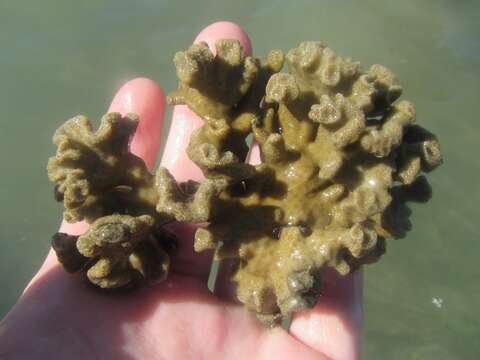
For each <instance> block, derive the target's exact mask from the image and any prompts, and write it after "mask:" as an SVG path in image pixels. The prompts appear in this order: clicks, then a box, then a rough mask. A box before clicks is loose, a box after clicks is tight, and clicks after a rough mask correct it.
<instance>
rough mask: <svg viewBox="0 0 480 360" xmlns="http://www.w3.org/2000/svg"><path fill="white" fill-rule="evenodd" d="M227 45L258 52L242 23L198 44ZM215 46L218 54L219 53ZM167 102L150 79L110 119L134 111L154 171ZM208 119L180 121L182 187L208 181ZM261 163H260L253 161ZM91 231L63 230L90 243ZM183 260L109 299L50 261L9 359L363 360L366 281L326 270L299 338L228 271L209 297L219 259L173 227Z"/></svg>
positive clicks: (175, 154)
mask: <svg viewBox="0 0 480 360" xmlns="http://www.w3.org/2000/svg"><path fill="white" fill-rule="evenodd" d="M220 38H235V39H238V40H239V41H240V42H241V43H242V44H243V46H244V48H245V51H246V52H247V53H249V52H251V45H250V41H249V39H248V37H247V35H246V34H245V33H244V31H243V30H242V29H241V28H240V27H238V26H237V25H235V24H232V23H227V22H220V23H215V24H212V25H210V26H209V27H207V28H206V29H204V30H203V31H202V32H201V33H200V34H199V35H198V36H197V38H196V40H195V41H206V42H207V43H208V44H209V45H210V46H211V45H212V44H214V43H215V41H216V40H217V39H220ZM211 47H212V46H211ZM164 107H165V98H164V94H163V92H162V90H161V88H160V87H159V86H158V85H156V84H155V83H154V82H153V81H151V80H148V79H143V78H142V79H135V80H132V81H130V82H128V83H127V84H125V85H124V86H123V87H122V88H121V89H120V90H119V92H118V93H117V95H116V96H115V98H114V99H113V101H112V104H111V105H110V108H109V111H117V112H120V113H127V112H134V113H137V114H138V115H139V116H140V124H139V126H138V128H137V132H136V134H135V136H134V138H133V140H132V143H131V151H132V152H133V153H135V154H136V155H138V156H140V157H141V158H142V159H144V161H145V163H146V164H147V166H148V167H149V168H150V169H151V168H152V167H153V164H154V162H155V158H156V154H157V151H158V147H159V142H160V137H161V136H160V134H161V129H162V123H163V113H164ZM200 124H201V120H200V119H199V118H198V117H197V116H196V115H195V114H193V113H192V112H191V111H190V110H189V109H188V108H186V107H185V106H177V107H176V108H175V109H174V112H173V118H172V125H171V128H170V132H169V135H168V140H167V144H166V147H165V152H164V154H163V157H162V165H163V166H166V167H167V168H168V169H169V170H170V171H171V173H172V174H174V175H175V177H176V178H177V180H178V181H184V180H188V179H195V180H200V179H201V172H200V170H199V169H198V168H197V167H196V166H195V165H194V164H193V163H192V162H191V161H190V160H189V159H188V157H187V156H186V153H185V148H186V145H187V143H188V141H189V137H190V134H191V132H192V131H193V130H194V129H195V128H197V127H198V126H199V125H200ZM253 154H254V155H253V156H252V158H251V159H250V161H251V162H255V161H258V153H257V155H255V154H256V152H253ZM86 226H87V225H86V224H84V223H77V224H66V223H63V224H62V225H61V229H60V231H63V232H68V233H72V234H80V233H83V232H84V231H85V230H86ZM170 229H171V230H173V231H174V232H175V233H176V234H177V235H178V236H179V239H180V240H179V253H178V255H177V256H176V257H175V258H174V259H173V264H172V269H171V273H170V275H169V277H168V280H166V281H164V282H162V283H158V284H150V285H148V286H145V287H143V288H141V289H137V290H136V291H131V292H115V293H104V292H99V291H98V290H96V289H93V287H91V286H88V285H86V284H85V283H83V282H81V281H79V279H75V278H74V277H72V275H70V274H67V273H66V272H65V271H64V270H63V269H62V268H61V266H60V265H59V264H58V262H57V260H56V257H55V254H53V253H52V252H50V254H49V255H48V256H47V259H46V260H45V263H44V264H43V266H42V267H41V269H40V270H39V272H38V273H37V274H36V275H35V277H34V278H33V279H32V281H31V282H30V284H29V285H28V287H27V288H26V290H25V291H24V293H23V295H22V297H21V298H20V300H19V301H18V303H17V304H16V305H15V306H14V308H13V309H12V310H11V311H10V313H9V314H8V315H7V317H6V318H5V319H4V320H3V321H2V322H1V324H0V358H2V359H3V358H6V359H356V358H358V356H359V332H360V326H361V321H362V305H361V296H362V283H361V274H360V273H356V274H354V275H351V276H348V277H340V276H338V275H336V274H335V273H334V272H333V271H331V272H330V271H326V272H325V274H324V277H323V280H322V286H323V292H322V296H321V298H320V300H319V302H318V304H317V305H316V306H315V308H314V309H312V310H309V311H304V312H302V313H299V314H297V315H296V316H295V317H294V319H293V321H292V325H291V327H290V332H286V331H285V330H283V329H280V328H276V329H273V330H272V329H270V330H269V329H265V328H263V327H262V326H261V325H260V324H259V322H258V321H257V320H256V319H255V317H254V316H253V315H252V314H250V313H248V312H246V311H245V309H244V308H243V306H242V305H241V304H239V303H238V302H237V301H236V300H235V298H234V295H233V292H234V291H233V289H232V285H231V284H230V282H229V281H228V269H227V266H224V269H223V270H224V271H222V272H221V275H220V278H219V281H218V286H217V290H216V294H215V295H213V294H211V293H210V292H209V290H208V289H207V285H206V283H207V278H208V273H209V268H210V261H211V256H212V254H211V253H210V254H208V253H202V254H194V253H193V245H192V239H193V231H194V228H193V227H192V226H191V225H186V224H173V225H170Z"/></svg>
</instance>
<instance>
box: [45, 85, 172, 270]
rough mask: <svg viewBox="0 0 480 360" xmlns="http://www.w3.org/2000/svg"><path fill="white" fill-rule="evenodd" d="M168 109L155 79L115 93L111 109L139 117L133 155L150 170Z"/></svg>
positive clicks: (75, 230)
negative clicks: (165, 112)
mask: <svg viewBox="0 0 480 360" xmlns="http://www.w3.org/2000/svg"><path fill="white" fill-rule="evenodd" d="M164 111H165V95H164V93H163V90H162V89H161V88H160V86H159V85H157V83H155V82H154V81H153V80H150V79H146V78H137V79H134V80H131V81H129V82H127V83H125V84H124V85H123V86H122V87H121V88H120V89H119V90H118V92H117V93H116V95H115V97H114V98H113V100H112V103H111V104H110V107H109V109H108V112H119V113H121V114H122V115H125V114H127V113H129V112H132V113H135V114H137V115H138V116H139V120H140V122H139V124H138V126H137V129H136V131H135V134H134V136H133V138H132V142H131V144H130V150H131V152H132V153H133V154H135V155H137V156H139V157H140V158H142V159H143V160H144V161H145V164H146V165H147V167H148V168H149V169H150V170H151V169H152V167H153V165H154V163H155V158H156V154H157V152H158V147H159V144H160V138H161V131H162V124H163V114H164ZM87 229H88V224H87V223H86V222H85V221H81V222H77V223H74V224H70V223H67V222H66V221H65V220H63V221H62V224H61V225H60V229H59V231H60V232H64V233H68V234H72V235H81V234H83V233H84V232H85V231H86V230H87ZM56 263H57V262H56V257H55V256H53V255H52V254H49V256H48V257H47V259H46V260H45V263H44V265H43V267H42V269H43V270H45V269H46V268H48V267H49V266H53V265H55V264H56Z"/></svg>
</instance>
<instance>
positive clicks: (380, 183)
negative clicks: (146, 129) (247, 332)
mask: <svg viewBox="0 0 480 360" xmlns="http://www.w3.org/2000/svg"><path fill="white" fill-rule="evenodd" d="M224 46H226V45H225V41H221V42H219V43H218V44H217V53H218V55H217V56H213V55H212V54H211V53H210V52H209V51H208V50H207V49H206V45H200V46H198V45H196V46H194V47H193V48H191V49H190V50H188V51H187V52H186V53H180V54H181V55H177V56H176V58H175V62H176V65H177V73H178V74H179V78H180V87H179V90H178V91H177V92H174V93H173V95H172V98H173V99H178V98H179V96H178V94H179V93H181V94H183V95H182V96H183V97H182V101H181V103H186V104H187V105H189V106H190V107H191V109H192V110H193V111H195V112H196V113H197V114H198V115H200V116H201V117H202V118H203V119H204V120H205V125H204V126H203V128H201V129H200V130H199V131H198V132H197V134H195V135H194V136H193V137H192V139H191V143H190V146H189V149H190V151H189V154H190V157H191V158H192V160H193V161H195V162H196V163H197V164H198V165H199V166H200V167H201V168H202V170H203V171H204V173H205V175H206V177H207V178H209V179H224V180H225V181H226V182H227V186H225V187H224V188H222V189H220V187H217V189H220V190H219V191H218V192H217V194H215V195H213V196H212V197H211V198H209V200H208V204H209V205H208V208H209V211H208V212H209V215H208V216H207V217H203V218H202V221H205V220H206V218H208V221H209V225H208V226H207V227H205V228H200V229H198V230H197V233H196V236H195V249H196V250H197V251H202V250H204V249H211V248H214V247H215V246H217V256H218V257H220V258H234V259H237V266H236V268H235V270H234V273H233V280H234V281H235V282H236V283H237V285H238V287H237V294H238V297H239V299H240V300H241V301H242V302H243V303H245V305H246V307H247V308H248V309H250V310H251V311H253V312H255V313H256V314H257V316H258V317H259V319H261V320H262V321H264V322H267V323H268V324H273V323H275V322H277V321H278V320H279V319H280V318H281V317H282V316H285V315H287V314H289V313H291V312H292V311H296V310H300V309H302V308H307V307H311V306H313V305H314V304H315V302H316V300H317V298H318V296H319V294H320V282H321V279H320V274H321V269H322V268H323V267H324V266H331V267H334V268H335V269H336V270H337V271H338V272H340V273H341V274H347V273H349V272H351V271H353V270H354V269H356V268H357V267H358V266H360V265H362V264H363V263H369V262H372V261H375V260H376V259H377V258H378V257H379V256H380V255H381V254H382V253H383V252H384V247H385V243H384V239H385V237H391V236H400V235H401V230H402V229H399V228H398V226H397V227H395V226H394V224H391V221H390V220H391V218H392V214H393V213H394V212H395V211H396V210H398V209H400V208H402V206H401V205H398V204H400V203H399V202H398V201H397V199H398V198H401V196H399V194H400V193H401V192H399V191H396V190H395V189H397V188H398V186H396V182H395V181H400V182H402V183H403V184H404V185H402V186H403V187H409V186H411V185H410V184H413V183H414V182H415V179H416V178H417V176H418V174H419V173H420V172H421V171H422V170H423V171H429V170H431V169H433V168H434V167H435V166H437V165H439V164H440V163H441V155H440V151H439V147H438V142H437V141H436V139H435V138H434V136H433V135H431V134H430V133H426V132H422V131H420V129H422V128H420V127H418V126H417V125H413V124H414V121H415V110H414V107H413V105H412V104H411V103H410V102H408V101H400V102H395V100H396V99H397V98H398V97H399V96H400V94H401V87H400V86H399V85H398V83H397V80H396V79H395V76H394V75H393V74H392V72H390V71H389V70H388V69H386V68H385V67H383V66H381V65H373V66H372V67H370V69H369V70H368V71H366V72H363V71H362V70H361V68H360V65H359V63H357V62H353V61H352V60H351V59H350V58H346V59H344V58H341V57H340V56H338V55H336V54H335V52H334V51H333V50H331V49H329V48H328V47H326V46H324V45H323V44H321V43H318V42H304V43H302V44H300V46H299V47H298V48H295V49H292V50H290V51H289V52H288V54H287V56H286V61H287V64H288V67H289V73H278V71H279V70H280V67H281V65H280V62H278V66H276V67H274V70H275V71H270V73H269V74H268V77H265V76H264V77H263V79H267V80H268V81H263V82H262V84H258V83H256V77H255V76H258V75H255V74H258V73H259V70H258V69H256V68H255V64H258V61H257V62H255V61H251V60H250V59H249V58H245V57H244V56H243V55H242V54H241V49H240V50H239V48H238V44H235V43H233V42H232V43H231V44H230V45H229V46H227V47H228V48H232V49H235V50H234V51H236V53H235V54H236V55H235V56H233V57H232V58H234V59H235V63H233V62H232V61H230V62H228V61H224V60H223V57H224V55H223V54H222V51H219V49H220V48H222V47H224ZM199 48H201V49H203V50H202V55H201V56H198V55H196V54H197V52H198V49H199ZM238 51H240V55H239V54H238ZM189 57H191V58H194V60H195V62H194V63H195V64H196V65H195V66H191V61H186V60H185V59H186V58H189ZM276 58H278V59H283V56H282V55H276ZM179 59H181V61H179ZM223 63H229V64H230V66H233V68H235V69H237V70H235V71H233V70H232V68H228V69H229V70H228V71H226V70H225V68H222V67H221V66H220V65H218V64H223ZM186 64H188V65H186ZM200 64H203V65H200ZM206 64H208V65H206ZM215 64H217V65H215ZM232 64H234V65H232ZM252 64H253V65H252ZM179 65H180V69H179ZM215 67H217V68H219V69H220V70H218V71H217V70H213V69H214V68H215ZM183 68H186V69H187V70H188V69H193V73H195V74H197V73H198V75H195V76H192V75H191V73H189V76H188V77H185V76H183V73H184V70H182V69H183ZM203 69H204V70H203ZM246 69H251V72H248V70H246ZM219 71H220V72H221V74H219ZM232 73H235V74H237V75H236V76H232V75H231V74H232ZM245 73H249V74H250V75H251V76H250V75H249V76H245ZM240 74H241V76H240ZM225 77H228V78H229V79H231V81H230V83H231V86H232V87H233V89H231V90H230V91H228V92H226V91H223V90H222V89H223V88H222V86H223V84H225V83H226V80H224V79H225ZM191 79H196V80H195V81H197V80H198V79H201V80H198V81H202V85H200V84H199V83H195V81H192V80H191ZM246 79H248V81H247V80H246ZM245 84H248V86H246V85H245ZM217 85H218V88H217V89H216V90H215V91H213V90H212V89H213V87H215V86H217ZM202 86H208V91H204V90H202V88H201V87H202ZM189 87H193V88H195V91H197V90H198V91H199V92H202V91H203V96H198V94H197V93H195V92H191V89H189ZM249 88H263V89H264V90H263V91H259V90H256V93H257V94H259V96H260V97H261V98H262V101H261V102H260V103H259V108H258V109H257V110H256V111H251V110H249V111H248V112H247V113H248V114H249V115H250V121H249V122H250V125H251V126H250V127H249V128H247V127H246V123H243V125H245V127H242V130H241V131H240V132H238V133H237V134H240V133H241V135H240V136H239V137H237V138H235V139H236V140H234V141H232V140H231V139H232V137H230V138H229V137H228V136H226V135H225V134H227V133H229V132H231V131H232V129H235V125H234V124H235V121H236V119H237V116H238V114H239V112H242V111H243V109H244V107H243V106H244V104H246V103H247V102H248V100H247V98H248V92H249V91H250V90H249ZM187 89H188V91H187ZM217 93H218V94H217ZM223 93H225V94H227V95H228V100H226V99H225V98H222V97H221V96H220V95H222V94H223ZM212 94H217V95H212ZM188 96H191V98H190V99H188ZM242 96H243V98H242ZM219 99H221V100H219ZM173 102H174V103H179V101H177V100H174V101H173ZM218 102H220V103H221V104H218ZM205 103H209V106H205V105H204V104H205ZM199 104H202V106H200V107H199ZM212 107H215V108H216V111H217V112H215V111H213V110H211V108H212ZM249 132H252V133H253V135H254V138H255V140H256V141H257V142H258V144H259V145H260V149H261V156H262V164H260V165H258V166H256V167H255V168H248V171H243V172H242V171H228V172H227V171H225V170H224V169H225V168H226V166H225V164H229V166H231V164H233V163H235V164H236V165H235V166H240V165H239V163H240V161H242V160H243V159H244V158H245V150H244V149H243V148H242V147H239V146H237V145H238V144H239V143H242V146H243V141H244V138H245V136H246V134H247V133H249ZM200 134H201V135H200ZM199 139H201V141H200V140H199ZM219 144H221V145H219ZM194 150H195V153H194ZM205 154H208V156H205ZM199 156H202V157H203V158H208V159H209V161H205V160H202V161H199ZM227 159H228V160H227ZM207 163H208V164H209V165H208V166H206V165H205V164H207ZM243 166H246V165H243ZM207 181H211V180H207ZM395 186H396V187H395ZM215 197H216V199H215ZM392 199H394V201H392ZM190 201H191V199H190ZM396 204H397V205H396ZM204 213H205V214H206V212H204Z"/></svg>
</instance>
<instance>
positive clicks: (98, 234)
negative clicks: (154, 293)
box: [47, 113, 208, 288]
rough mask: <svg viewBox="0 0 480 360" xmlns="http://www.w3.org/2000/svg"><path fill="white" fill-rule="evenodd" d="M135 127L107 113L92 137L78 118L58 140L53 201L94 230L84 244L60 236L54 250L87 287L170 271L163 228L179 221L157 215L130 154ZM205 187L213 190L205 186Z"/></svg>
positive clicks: (129, 119)
mask: <svg viewBox="0 0 480 360" xmlns="http://www.w3.org/2000/svg"><path fill="white" fill-rule="evenodd" d="M137 121H138V120H137V117H136V116H135V115H133V114H129V115H127V116H125V117H122V116H121V115H120V114H118V113H109V114H106V115H105V116H104V117H103V118H102V120H101V124H100V127H99V129H98V130H97V131H96V132H94V131H93V129H92V126H91V124H90V122H89V120H88V119H87V118H86V117H84V116H77V117H75V118H73V119H71V120H68V121H67V122H66V123H65V124H63V125H62V126H61V127H60V128H59V129H58V130H57V131H56V133H55V135H54V137H53V141H54V143H55V144H57V146H58V150H57V154H56V156H53V157H51V158H50V159H49V162H48V167H47V170H48V175H49V177H50V179H51V180H52V181H54V182H55V183H56V188H55V196H56V198H57V199H58V200H60V201H62V200H63V204H64V207H65V211H64V218H65V219H66V220H67V221H68V222H75V221H80V220H83V219H85V220H87V221H88V222H89V223H92V224H91V227H90V229H89V230H88V232H87V233H86V234H84V235H82V236H80V237H79V238H78V237H77V236H71V235H67V234H62V233H57V234H55V235H54V237H53V239H52V247H53V249H54V250H55V251H56V253H57V256H58V258H59V260H60V262H61V263H62V264H63V265H64V267H65V269H66V270H67V271H70V272H76V271H80V270H83V271H86V273H87V276H88V278H89V280H90V281H91V282H92V283H94V284H96V285H98V286H100V287H103V288H116V287H121V286H124V285H127V284H130V283H131V282H132V281H133V280H135V279H139V278H146V279H150V278H156V279H158V278H162V276H164V275H165V274H166V271H167V270H168V261H169V260H168V256H167V254H166V253H165V251H164V250H163V249H162V247H165V246H167V244H166V243H165V241H164V240H165V239H167V238H168V239H172V238H173V237H172V236H167V235H166V233H165V232H164V231H162V230H161V228H160V227H161V225H163V224H164V223H166V222H168V221H171V220H173V219H174V218H173V215H172V214H165V213H161V212H157V210H156V207H157V202H159V192H158V191H159V189H157V184H156V183H155V177H154V176H153V175H152V174H150V172H149V171H148V170H147V168H146V166H145V163H144V162H143V160H142V159H140V158H138V157H137V156H135V155H133V154H131V153H130V151H129V141H130V138H131V136H132V134H133V132H134V131H135V129H136V126H137ZM159 172H160V173H162V174H164V173H165V172H166V170H165V169H162V168H161V169H160V170H159ZM205 187H208V184H202V185H201V186H200V188H205ZM160 191H161V193H162V194H164V196H165V198H169V197H172V196H173V195H172V194H170V191H172V192H173V190H172V189H160ZM204 192H205V191H203V193H204ZM170 242H171V241H170ZM167 247H168V246H167Z"/></svg>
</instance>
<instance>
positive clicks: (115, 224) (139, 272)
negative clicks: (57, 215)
mask: <svg viewBox="0 0 480 360" xmlns="http://www.w3.org/2000/svg"><path fill="white" fill-rule="evenodd" d="M171 239H172V237H171V235H169V234H168V233H166V232H164V231H163V230H161V229H160V228H158V227H156V226H155V219H154V218H153V217H151V216H149V215H141V216H138V217H133V216H129V215H109V216H104V217H101V218H99V219H98V220H96V221H95V222H94V223H93V224H91V226H90V228H89V229H88V231H87V232H86V233H85V234H83V235H80V236H73V235H67V234H62V233H57V234H56V235H55V236H54V240H53V248H54V249H55V251H56V253H57V256H58V258H59V261H60V262H61V263H62V264H63V265H64V267H65V269H66V270H68V271H70V272H76V271H78V270H81V269H82V268H84V270H85V272H86V275H87V277H88V279H89V280H90V282H92V283H93V284H95V285H98V286H100V287H102V288H118V287H122V286H125V285H127V284H130V283H132V282H133V281H135V280H140V279H155V280H163V279H164V278H165V277H166V275H167V272H168V268H169V264H170V260H169V256H168V254H167V252H166V251H165V248H167V249H168V248H169V242H170V241H171Z"/></svg>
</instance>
